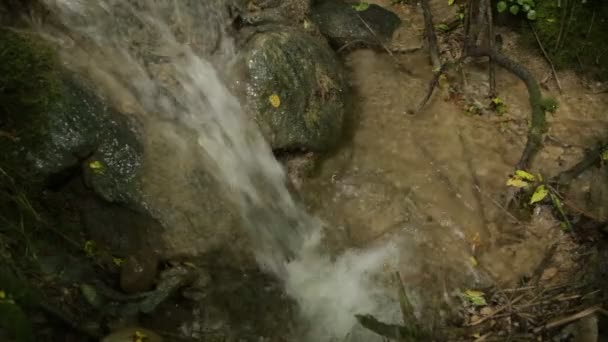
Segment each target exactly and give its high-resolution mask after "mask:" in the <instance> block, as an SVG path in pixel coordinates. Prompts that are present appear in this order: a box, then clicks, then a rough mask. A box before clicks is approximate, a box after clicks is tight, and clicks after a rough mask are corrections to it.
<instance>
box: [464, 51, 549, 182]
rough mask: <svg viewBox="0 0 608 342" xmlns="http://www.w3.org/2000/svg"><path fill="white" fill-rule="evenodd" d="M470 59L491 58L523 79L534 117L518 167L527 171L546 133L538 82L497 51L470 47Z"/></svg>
mask: <svg viewBox="0 0 608 342" xmlns="http://www.w3.org/2000/svg"><path fill="white" fill-rule="evenodd" d="M467 55H468V57H489V58H492V60H493V61H494V62H495V63H496V64H498V65H500V66H501V67H503V68H504V69H506V70H508V71H510V72H511V73H513V74H515V75H516V76H517V77H519V79H521V80H522V81H523V82H524V83H525V84H526V88H528V97H529V101H530V108H531V109H532V115H531V118H530V128H529V130H528V141H527V142H526V147H525V148H524V152H523V153H522V156H521V158H520V159H519V162H518V163H517V165H516V169H518V170H526V169H528V167H529V166H530V163H531V162H532V159H533V158H534V156H535V155H536V153H537V152H538V150H539V149H540V147H541V145H542V138H543V134H544V133H545V131H546V121H545V109H544V108H543V105H542V93H541V90H540V86H539V85H538V82H537V81H536V79H535V78H534V76H532V74H531V73H530V72H529V71H528V70H527V69H526V68H525V67H524V66H522V65H521V64H519V63H517V62H515V61H513V60H511V59H509V58H508V57H506V56H505V55H503V54H501V53H500V52H498V51H496V50H491V49H488V48H483V47H469V49H467Z"/></svg>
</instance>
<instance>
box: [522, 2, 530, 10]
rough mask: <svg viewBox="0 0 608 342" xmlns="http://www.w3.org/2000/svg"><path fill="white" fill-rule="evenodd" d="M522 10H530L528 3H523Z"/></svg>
mask: <svg viewBox="0 0 608 342" xmlns="http://www.w3.org/2000/svg"><path fill="white" fill-rule="evenodd" d="M522 10H523V11H524V12H528V11H529V10H530V5H528V4H525V5H524V6H523V7H522Z"/></svg>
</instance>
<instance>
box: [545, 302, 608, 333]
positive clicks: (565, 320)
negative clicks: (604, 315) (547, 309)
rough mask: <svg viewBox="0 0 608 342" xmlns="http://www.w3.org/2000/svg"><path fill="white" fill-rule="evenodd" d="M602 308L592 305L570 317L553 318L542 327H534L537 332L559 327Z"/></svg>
mask: <svg viewBox="0 0 608 342" xmlns="http://www.w3.org/2000/svg"><path fill="white" fill-rule="evenodd" d="M600 310H602V308H601V307H600V306H592V307H590V308H587V309H585V310H583V311H580V312H578V313H576V314H574V315H571V316H568V317H563V318H559V319H556V320H553V321H551V322H549V323H547V324H545V325H544V326H542V327H538V328H536V329H534V332H535V333H539V332H541V331H543V330H549V329H553V328H557V327H560V326H562V325H565V324H568V323H570V322H574V321H578V320H579V319H582V318H585V317H587V316H589V315H592V314H594V313H595V312H597V311H600Z"/></svg>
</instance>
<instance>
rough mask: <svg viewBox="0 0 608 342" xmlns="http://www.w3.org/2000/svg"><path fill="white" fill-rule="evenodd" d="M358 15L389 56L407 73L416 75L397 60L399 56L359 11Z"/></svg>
mask: <svg viewBox="0 0 608 342" xmlns="http://www.w3.org/2000/svg"><path fill="white" fill-rule="evenodd" d="M357 17H359V20H361V22H362V23H363V25H365V27H367V29H368V30H369V32H371V33H372V35H373V36H374V37H375V38H376V40H377V41H378V44H380V46H382V48H383V49H384V50H385V51H386V52H387V53H388V54H389V56H391V58H392V59H393V61H394V62H395V64H396V65H397V66H398V67H399V68H400V69H401V70H402V71H404V72H405V73H407V74H408V75H410V76H412V75H414V73H413V72H412V71H411V70H409V69H408V68H406V67H405V66H404V65H403V64H401V63H399V61H398V60H397V58H395V55H393V52H392V51H391V50H390V49H389V48H388V47H386V45H385V44H384V43H383V42H382V40H381V39H380V37H378V35H377V34H376V32H375V31H374V29H372V27H371V26H369V24H368V23H367V22H366V21H365V19H363V18H362V17H361V16H360V15H359V13H357Z"/></svg>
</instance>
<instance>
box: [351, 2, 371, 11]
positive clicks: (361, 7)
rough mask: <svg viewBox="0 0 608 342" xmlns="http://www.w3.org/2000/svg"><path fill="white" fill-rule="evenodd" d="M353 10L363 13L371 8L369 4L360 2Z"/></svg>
mask: <svg viewBox="0 0 608 342" xmlns="http://www.w3.org/2000/svg"><path fill="white" fill-rule="evenodd" d="M353 8H354V9H355V11H357V12H362V11H365V10H366V9H368V8H369V4H368V3H367V2H360V3H358V4H356V5H353Z"/></svg>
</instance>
